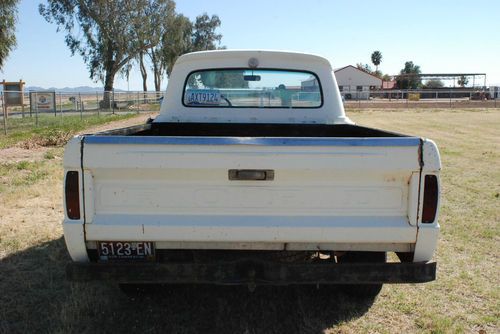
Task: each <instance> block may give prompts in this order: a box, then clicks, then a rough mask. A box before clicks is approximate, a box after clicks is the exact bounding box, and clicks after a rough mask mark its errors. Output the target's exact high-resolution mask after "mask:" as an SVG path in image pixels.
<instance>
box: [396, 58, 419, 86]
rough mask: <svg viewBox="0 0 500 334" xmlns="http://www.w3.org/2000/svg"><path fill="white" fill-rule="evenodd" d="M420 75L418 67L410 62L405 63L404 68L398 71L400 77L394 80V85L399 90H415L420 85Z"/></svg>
mask: <svg viewBox="0 0 500 334" xmlns="http://www.w3.org/2000/svg"><path fill="white" fill-rule="evenodd" d="M421 73H422V71H420V66H418V65H415V64H413V62H412V61H407V62H406V63H405V67H404V68H403V69H402V70H401V71H400V75H399V76H398V77H397V78H396V83H397V85H398V87H399V88H401V89H416V88H418V87H420V86H421V84H422V80H421V79H420V77H419V74H421Z"/></svg>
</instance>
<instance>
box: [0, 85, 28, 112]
mask: <svg viewBox="0 0 500 334" xmlns="http://www.w3.org/2000/svg"><path fill="white" fill-rule="evenodd" d="M1 84H2V85H3V92H4V103H5V106H6V107H10V106H22V105H23V89H24V81H22V80H19V81H18V82H6V81H5V80H4V81H3V82H1Z"/></svg>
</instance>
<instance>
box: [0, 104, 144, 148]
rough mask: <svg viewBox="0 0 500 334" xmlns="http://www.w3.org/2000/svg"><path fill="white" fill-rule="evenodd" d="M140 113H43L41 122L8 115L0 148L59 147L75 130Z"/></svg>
mask: <svg viewBox="0 0 500 334" xmlns="http://www.w3.org/2000/svg"><path fill="white" fill-rule="evenodd" d="M135 116H137V114H135V113H128V114H119V115H117V114H115V115H110V114H101V115H100V116H98V115H91V116H84V117H83V118H81V117H80V115H64V116H62V117H61V116H60V115H57V116H54V115H40V116H39V117H38V124H37V122H36V119H35V117H34V116H33V117H28V116H26V117H24V118H9V119H8V122H7V135H5V134H4V133H3V132H2V134H0V149H2V148H6V147H11V146H14V145H16V144H18V143H26V145H25V146H27V148H29V147H30V146H32V145H37V146H60V145H64V144H65V143H66V141H67V140H68V139H69V138H71V136H73V135H74V134H75V133H76V132H78V131H81V130H83V129H85V128H88V127H91V126H96V125H101V124H105V123H109V122H113V121H117V120H123V119H127V118H131V117H135Z"/></svg>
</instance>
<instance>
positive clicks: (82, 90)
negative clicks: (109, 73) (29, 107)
mask: <svg viewBox="0 0 500 334" xmlns="http://www.w3.org/2000/svg"><path fill="white" fill-rule="evenodd" d="M24 90H25V91H43V90H48V91H51V92H53V91H55V92H57V93H92V92H102V91H103V90H104V88H103V87H89V86H79V87H64V88H55V87H50V88H43V87H38V86H28V87H25V88H24ZM115 92H125V90H123V89H115Z"/></svg>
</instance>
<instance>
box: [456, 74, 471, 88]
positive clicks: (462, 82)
mask: <svg viewBox="0 0 500 334" xmlns="http://www.w3.org/2000/svg"><path fill="white" fill-rule="evenodd" d="M457 83H458V85H459V86H460V87H465V86H467V84H468V83H469V78H467V77H466V76H465V75H461V76H460V78H459V79H458V81H457Z"/></svg>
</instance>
